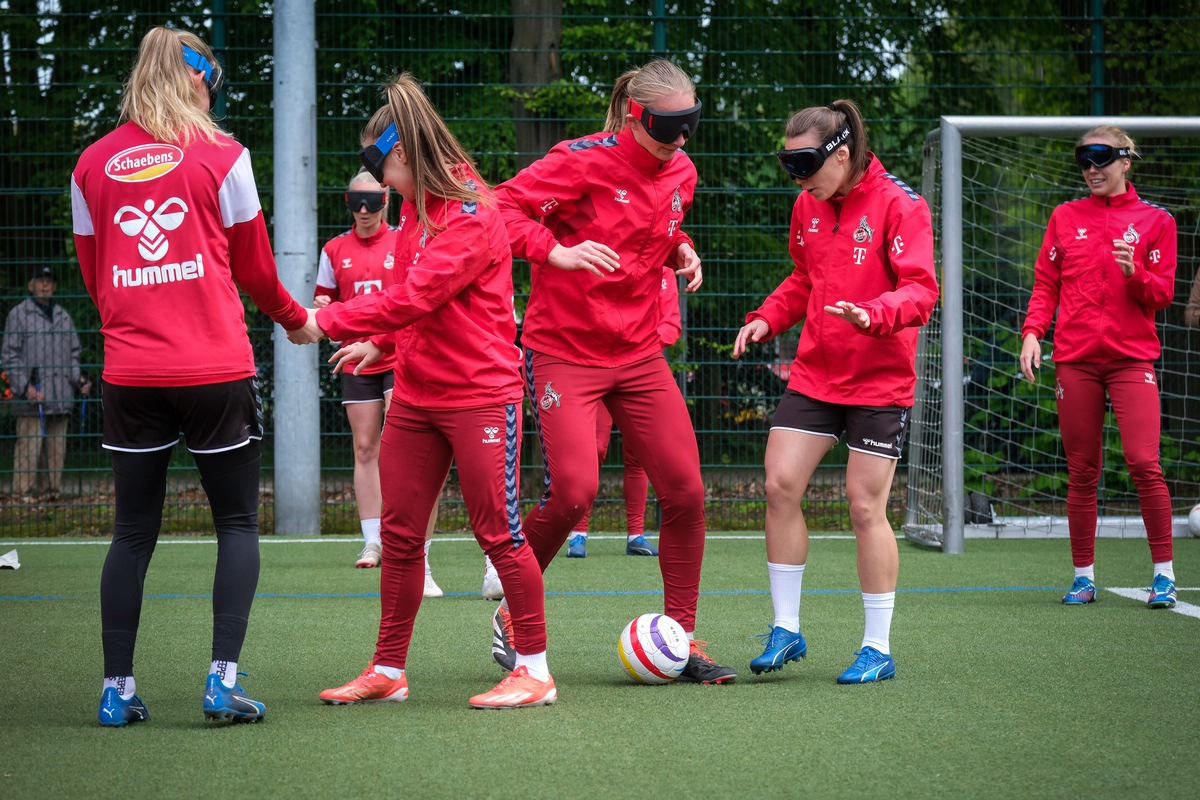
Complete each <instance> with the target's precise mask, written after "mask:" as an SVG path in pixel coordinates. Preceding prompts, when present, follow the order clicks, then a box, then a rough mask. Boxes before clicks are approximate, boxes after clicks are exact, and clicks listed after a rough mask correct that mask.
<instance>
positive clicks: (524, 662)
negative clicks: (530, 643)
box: [514, 650, 550, 681]
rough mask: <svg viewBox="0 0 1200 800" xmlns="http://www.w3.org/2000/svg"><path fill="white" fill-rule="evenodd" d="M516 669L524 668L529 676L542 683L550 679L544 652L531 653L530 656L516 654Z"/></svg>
mask: <svg viewBox="0 0 1200 800" xmlns="http://www.w3.org/2000/svg"><path fill="white" fill-rule="evenodd" d="M516 667H524V668H525V669H527V670H529V674H530V675H532V676H533V677H535V678H537V679H538V680H539V681H544V680H546V679H547V678H549V677H550V667H548V666H546V651H545V650H543V651H542V652H540V653H533V654H532V655H527V656H526V655H521V654H520V653H517V661H516V664H515V665H514V669H515V668H516Z"/></svg>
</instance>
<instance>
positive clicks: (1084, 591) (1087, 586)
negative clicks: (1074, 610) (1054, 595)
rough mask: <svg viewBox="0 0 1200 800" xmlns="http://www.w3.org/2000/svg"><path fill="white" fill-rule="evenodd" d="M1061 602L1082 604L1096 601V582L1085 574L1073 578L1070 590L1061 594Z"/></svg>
mask: <svg viewBox="0 0 1200 800" xmlns="http://www.w3.org/2000/svg"><path fill="white" fill-rule="evenodd" d="M1062 601H1063V603H1064V604H1066V605H1068V606H1082V605H1086V604H1088V603H1094V602H1095V601H1096V584H1094V583H1092V579H1091V578H1088V577H1087V576H1085V575H1080V576H1078V577H1077V578H1075V582H1074V583H1072V584H1071V590H1070V591H1069V592H1067V593H1066V594H1064V595H1063V599H1062Z"/></svg>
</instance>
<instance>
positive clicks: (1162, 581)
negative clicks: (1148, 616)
mask: <svg viewBox="0 0 1200 800" xmlns="http://www.w3.org/2000/svg"><path fill="white" fill-rule="evenodd" d="M1146 605H1147V606H1149V607H1150V608H1174V607H1175V581H1173V580H1171V579H1170V578H1168V577H1167V576H1166V575H1162V574H1159V575H1155V576H1154V583H1153V584H1151V586H1150V598H1149V599H1148V600H1146Z"/></svg>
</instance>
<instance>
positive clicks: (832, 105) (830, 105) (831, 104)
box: [825, 103, 841, 112]
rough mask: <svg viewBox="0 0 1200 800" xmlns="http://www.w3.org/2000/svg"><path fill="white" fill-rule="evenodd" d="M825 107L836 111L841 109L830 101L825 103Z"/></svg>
mask: <svg viewBox="0 0 1200 800" xmlns="http://www.w3.org/2000/svg"><path fill="white" fill-rule="evenodd" d="M825 107H826V108H828V109H829V110H830V111H838V112H840V111H841V109H840V108H838V107H837V106H835V105H834V104H833V103H830V104H829V105H827V106H825Z"/></svg>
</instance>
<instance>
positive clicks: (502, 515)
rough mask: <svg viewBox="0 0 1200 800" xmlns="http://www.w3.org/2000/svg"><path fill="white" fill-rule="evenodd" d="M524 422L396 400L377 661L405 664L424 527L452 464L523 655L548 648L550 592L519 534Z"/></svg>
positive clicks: (419, 588) (384, 474)
mask: <svg viewBox="0 0 1200 800" xmlns="http://www.w3.org/2000/svg"><path fill="white" fill-rule="evenodd" d="M520 441H521V416H520V409H519V407H518V406H516V405H513V404H508V405H497V406H487V407H485V408H469V409H461V410H452V411H435V410H431V409H423V408H415V407H413V406H408V405H405V404H404V403H401V402H399V401H393V402H392V405H391V408H390V409H389V410H388V415H387V419H386V420H385V422H384V428H383V439H382V441H381V443H380V447H379V479H380V485H381V489H382V491H383V514H382V517H381V519H380V526H381V537H382V539H383V562H382V564H381V565H380V566H381V573H380V576H379V599H380V617H379V639H378V641H377V643H376V646H375V662H374V663H375V664H378V665H380V666H385V667H400V668H403V667H404V663H405V660H406V659H407V657H408V645H409V641H410V640H411V638H412V629H413V622H414V621H415V620H416V617H417V609H419V608H420V606H421V598H422V595H423V593H424V588H425V525H426V523H427V522H428V521H429V514H430V512H431V511H432V510H433V504H434V503H436V502H437V498H438V495H439V493H440V492H441V489H442V481H443V480H444V478H445V476H446V473H447V472H448V471H449V469H450V462H451V460H453V461H454V462H455V464H456V465H457V467H458V481H459V486H460V487H461V489H462V493H463V499H464V500H465V501H466V506H467V515H468V518H469V519H470V522H471V530H472V531H473V532H474V533H475V539H476V541H478V542H479V545H480V547H482V548H483V550H484V552H485V553H487V554H488V556H490V557H491V559H492V564H493V565H495V567H496V572H498V573H499V575H500V582H501V583H502V584H503V585H504V596H505V597H506V598H507V599H508V608H509V612H510V613H511V614H512V622H513V639H514V644H515V646H516V649H517V652H518V653H522V654H532V653H540V652H542V651H543V650H545V649H546V612H545V596H544V593H543V590H542V573H541V569H540V568H539V566H538V562H537V559H536V558H535V557H534V553H533V549H532V548H531V547H530V545H529V544H528V543H527V542H526V541H525V537H524V536H523V535H522V532H521V510H520V503H519V495H518V491H517V485H518V484H517V475H518V468H519V464H520V458H519V454H520V447H519V443H520Z"/></svg>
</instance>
